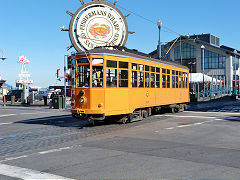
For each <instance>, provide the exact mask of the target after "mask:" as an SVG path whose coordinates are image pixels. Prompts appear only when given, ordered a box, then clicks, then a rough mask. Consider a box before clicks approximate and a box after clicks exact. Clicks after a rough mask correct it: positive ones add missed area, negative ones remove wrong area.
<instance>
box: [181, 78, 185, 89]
mask: <svg viewBox="0 0 240 180" xmlns="http://www.w3.org/2000/svg"><path fill="white" fill-rule="evenodd" d="M181 79H182V88H185V77H181Z"/></svg>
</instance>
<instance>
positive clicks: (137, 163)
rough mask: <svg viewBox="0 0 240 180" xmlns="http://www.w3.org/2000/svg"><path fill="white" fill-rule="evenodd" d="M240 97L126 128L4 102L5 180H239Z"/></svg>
mask: <svg viewBox="0 0 240 180" xmlns="http://www.w3.org/2000/svg"><path fill="white" fill-rule="evenodd" d="M239 105H240V102H239V101H231V100H230V99H223V100H216V101H212V102H203V103H195V104H192V105H191V107H190V109H189V110H188V111H185V112H182V113H175V114H171V113H166V114H158V115H154V116H151V117H148V118H146V119H145V120H144V121H138V122H134V123H130V124H126V125H120V124H116V123H100V124H98V125H97V126H94V127H91V126H90V125H89V124H88V122H86V121H77V120H74V119H72V118H71V115H70V113H69V111H68V110H66V111H65V110H53V109H48V108H47V107H46V106H26V107H23V106H20V105H19V106H17V105H16V106H7V107H6V108H4V107H3V106H1V107H0V179H4V180H5V179H6V180H10V179H11V180H13V179H47V178H48V179H239V178H240V161H239V157H240V139H239V138H238V137H239V136H240V131H239V128H240V106H239Z"/></svg>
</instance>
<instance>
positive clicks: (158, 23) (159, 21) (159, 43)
mask: <svg viewBox="0 0 240 180" xmlns="http://www.w3.org/2000/svg"><path fill="white" fill-rule="evenodd" d="M157 26H158V32H159V38H158V59H161V57H162V52H161V41H160V37H161V36H160V34H161V27H162V21H161V20H160V19H159V20H158V22H157Z"/></svg>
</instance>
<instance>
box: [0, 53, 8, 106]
mask: <svg viewBox="0 0 240 180" xmlns="http://www.w3.org/2000/svg"><path fill="white" fill-rule="evenodd" d="M0 51H1V52H2V57H1V58H0V59H1V60H2V61H4V60H6V59H7V58H6V57H5V56H4V54H3V50H2V49H0ZM5 90H6V89H5V88H3V87H2V93H3V104H4V107H5V106H6V99H5V98H6V97H5V94H6V92H5Z"/></svg>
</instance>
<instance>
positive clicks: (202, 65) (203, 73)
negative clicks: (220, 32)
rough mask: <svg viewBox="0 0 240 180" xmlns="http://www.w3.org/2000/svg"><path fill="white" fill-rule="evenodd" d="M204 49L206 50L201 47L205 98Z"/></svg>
mask: <svg viewBox="0 0 240 180" xmlns="http://www.w3.org/2000/svg"><path fill="white" fill-rule="evenodd" d="M204 49H205V46H204V45H202V46H201V50H202V73H203V91H204V96H205V82H204Z"/></svg>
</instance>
